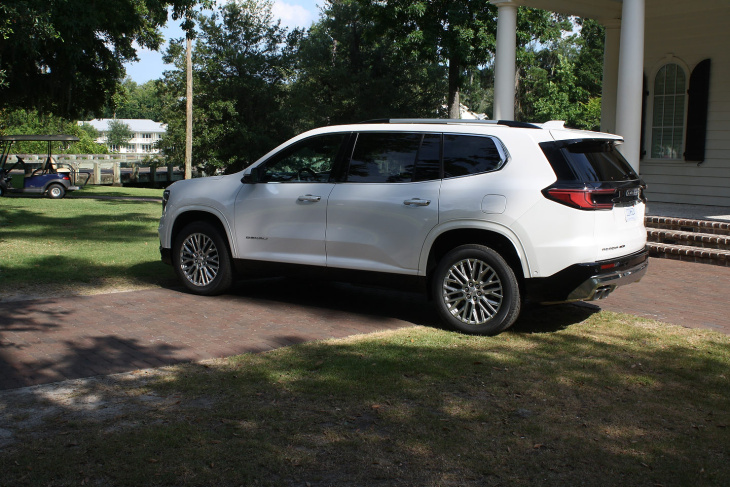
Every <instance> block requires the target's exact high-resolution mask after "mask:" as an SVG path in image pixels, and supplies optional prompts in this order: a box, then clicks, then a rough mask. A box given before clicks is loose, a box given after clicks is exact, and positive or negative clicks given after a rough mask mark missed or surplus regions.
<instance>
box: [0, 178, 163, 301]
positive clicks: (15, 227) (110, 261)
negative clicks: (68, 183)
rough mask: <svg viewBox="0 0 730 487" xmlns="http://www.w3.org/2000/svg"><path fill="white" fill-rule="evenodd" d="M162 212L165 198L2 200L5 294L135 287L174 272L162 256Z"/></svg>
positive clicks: (0, 250) (0, 287)
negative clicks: (48, 289) (95, 286)
mask: <svg viewBox="0 0 730 487" xmlns="http://www.w3.org/2000/svg"><path fill="white" fill-rule="evenodd" d="M114 189H116V188H114ZM119 190H123V194H125V195H132V196H138V195H148V194H150V191H151V190H135V189H124V188H119ZM105 191H109V190H105ZM155 191H157V190H155ZM158 193H159V191H158ZM95 194H96V193H95ZM120 194H121V193H120ZM160 212H161V207H160V203H158V202H146V201H129V200H101V199H100V200H95V199H86V198H83V199H80V198H77V199H74V198H64V199H61V200H50V199H48V198H42V197H17V196H11V197H6V198H0V295H9V294H12V293H18V292H23V290H33V289H35V288H38V287H39V286H51V287H53V288H55V289H57V290H63V288H64V287H66V288H69V289H71V288H74V287H75V286H77V285H79V284H81V285H84V284H100V285H113V286H123V287H124V286H132V287H134V286H141V285H151V284H155V283H157V282H159V280H160V278H163V279H164V278H168V277H170V276H171V272H170V270H169V267H168V266H165V265H164V264H162V263H161V262H160V257H159V241H158V237H157V225H158V222H159V216H160Z"/></svg>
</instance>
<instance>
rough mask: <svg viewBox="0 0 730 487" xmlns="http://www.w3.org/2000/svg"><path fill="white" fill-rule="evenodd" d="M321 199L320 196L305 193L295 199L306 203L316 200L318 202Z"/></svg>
mask: <svg viewBox="0 0 730 487" xmlns="http://www.w3.org/2000/svg"><path fill="white" fill-rule="evenodd" d="M321 199H322V197H321V196H314V195H311V194H305V195H303V196H300V197H299V198H297V201H306V202H308V203H316V202H318V201H319V200H321Z"/></svg>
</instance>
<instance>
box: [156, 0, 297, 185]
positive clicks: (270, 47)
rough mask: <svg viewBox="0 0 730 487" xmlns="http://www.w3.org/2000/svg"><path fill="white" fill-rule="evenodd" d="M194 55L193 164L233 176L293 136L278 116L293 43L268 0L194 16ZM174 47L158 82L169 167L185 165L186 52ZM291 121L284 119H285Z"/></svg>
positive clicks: (180, 46) (179, 45) (246, 1)
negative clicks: (168, 65)
mask: <svg viewBox="0 0 730 487" xmlns="http://www.w3.org/2000/svg"><path fill="white" fill-rule="evenodd" d="M196 21H197V23H198V25H199V32H198V36H197V40H196V42H195V45H194V49H193V53H192V62H193V66H194V69H193V77H194V83H195V86H196V95H195V97H196V100H198V101H197V102H196V105H197V107H198V108H197V109H196V111H195V113H194V123H195V126H196V134H195V137H194V139H193V149H194V153H195V163H196V165H199V166H202V167H204V168H205V170H206V171H208V172H214V171H215V170H216V169H219V168H228V170H230V171H233V170H236V169H238V168H241V167H243V166H244V165H246V164H248V163H250V162H253V161H254V160H255V159H256V158H257V157H259V156H260V155H262V154H264V153H265V152H266V151H268V150H270V149H272V148H273V147H275V146H276V145H277V144H278V143H280V142H283V141H284V140H286V138H288V137H289V136H290V135H292V128H291V125H290V124H288V123H285V122H286V120H288V119H289V118H290V117H291V115H288V114H284V113H282V110H281V108H282V102H283V100H284V98H285V94H286V87H285V83H284V82H285V76H286V73H287V65H288V64H289V63H290V59H291V49H290V44H291V42H290V41H289V40H288V38H287V35H286V31H285V30H284V29H282V28H281V27H280V26H279V24H278V23H275V22H274V21H273V18H272V14H271V2H269V1H266V0H243V1H239V2H231V3H227V4H224V5H223V6H221V7H220V8H218V9H217V10H216V11H215V12H214V13H213V14H212V15H210V16H206V15H204V14H197V15H196ZM183 44H184V41H183V39H178V40H176V41H175V42H172V43H171V45H170V47H169V48H168V50H167V52H166V53H165V59H166V61H167V62H172V63H174V65H175V69H173V70H170V71H166V72H165V74H164V79H163V80H162V81H160V82H159V83H158V88H159V89H160V92H161V94H162V96H163V100H164V107H163V114H162V120H163V121H164V122H165V123H167V125H168V126H167V133H166V135H165V137H164V138H163V140H162V141H161V144H160V147H161V148H162V150H163V152H164V153H165V155H166V156H167V157H169V158H170V160H171V161H172V162H173V163H176V164H182V163H183V162H184V147H185V126H184V121H185V117H184V113H185V96H184V94H185V85H186V83H185V48H184V46H183ZM288 117H289V118H288Z"/></svg>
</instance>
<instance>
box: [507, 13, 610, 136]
mask: <svg viewBox="0 0 730 487" xmlns="http://www.w3.org/2000/svg"><path fill="white" fill-rule="evenodd" d="M542 12H543V11H538V12H536V14H537V15H540V16H541V18H542V23H543V25H544V27H543V30H544V31H545V32H548V33H550V35H549V36H548V37H546V38H543V39H542V41H541V42H532V43H530V42H527V43H526V44H525V45H524V48H523V49H522V50H521V51H519V52H520V55H519V56H518V69H519V79H520V80H521V82H520V84H519V86H518V90H517V100H518V103H517V114H518V116H519V117H520V119H522V120H528V121H535V122H545V121H547V120H564V121H566V123H567V125H568V126H571V127H576V128H583V129H591V130H596V129H598V128H599V127H600V117H601V110H600V105H601V101H600V100H601V98H600V97H601V86H602V77H603V35H604V31H603V28H602V27H601V26H600V25H599V24H598V23H596V22H595V21H592V20H583V19H574V20H575V23H576V25H577V26H582V28H581V32H580V34H579V35H569V36H564V35H562V34H561V33H560V32H556V31H554V30H552V29H551V28H549V27H548V25H549V23H550V22H553V23H554V24H555V25H556V26H558V27H559V28H560V31H562V32H563V33H565V32H569V30H568V28H570V29H571V30H572V28H573V24H572V23H571V25H570V27H568V26H567V25H565V23H564V22H565V20H563V19H560V18H554V19H552V20H551V19H549V18H546V17H545V14H544V13H542ZM548 15H550V16H552V15H554V14H549V13H548ZM536 23H539V22H536V21H535V18H534V15H533V17H532V25H535V24H536ZM524 31H525V30H524V29H523V30H522V31H521V32H524Z"/></svg>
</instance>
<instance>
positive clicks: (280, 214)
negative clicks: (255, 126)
mask: <svg viewBox="0 0 730 487" xmlns="http://www.w3.org/2000/svg"><path fill="white" fill-rule="evenodd" d="M344 138H345V134H327V135H322V136H314V137H310V138H307V139H304V140H301V141H299V142H296V143H294V144H292V145H290V146H288V147H286V148H284V149H283V150H282V151H280V152H279V153H277V154H275V155H274V156H272V157H271V158H269V159H268V160H267V161H266V162H264V163H263V164H262V165H260V166H259V175H260V177H259V182H256V183H252V184H244V185H243V187H242V188H241V190H240V191H239V193H238V195H237V197H236V207H235V220H236V221H235V233H236V242H237V246H238V249H237V254H238V255H237V257H238V258H240V259H252V260H263V261H275V262H284V263H296V264H309V265H319V266H324V265H325V263H326V256H325V234H326V224H327V201H328V199H329V196H330V193H331V191H332V188H333V187H334V184H333V183H331V182H330V174H331V172H332V169H333V167H334V164H335V160H336V159H337V155H338V152H339V150H340V147H341V146H342V142H343V140H344Z"/></svg>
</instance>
